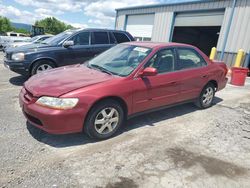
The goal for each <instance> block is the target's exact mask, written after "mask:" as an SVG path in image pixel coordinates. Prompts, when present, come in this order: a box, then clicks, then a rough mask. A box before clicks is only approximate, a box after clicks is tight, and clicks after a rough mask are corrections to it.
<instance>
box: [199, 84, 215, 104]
mask: <svg viewBox="0 0 250 188" xmlns="http://www.w3.org/2000/svg"><path fill="white" fill-rule="evenodd" d="M214 94H215V87H214V85H213V84H212V83H209V84H207V85H206V86H205V87H204V88H203V90H202V91H201V93H200V96H199V98H198V100H197V101H196V103H195V104H196V106H198V107H199V108H202V109H205V108H209V107H211V106H212V103H213V99H214Z"/></svg>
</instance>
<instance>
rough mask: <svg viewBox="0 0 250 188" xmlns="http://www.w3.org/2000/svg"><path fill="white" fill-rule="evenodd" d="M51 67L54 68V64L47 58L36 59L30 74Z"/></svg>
mask: <svg viewBox="0 0 250 188" xmlns="http://www.w3.org/2000/svg"><path fill="white" fill-rule="evenodd" d="M53 68H55V65H54V63H52V62H51V61H48V60H41V61H37V62H36V63H35V64H34V65H33V67H32V70H31V75H35V74H37V73H41V72H44V71H47V70H50V69H53Z"/></svg>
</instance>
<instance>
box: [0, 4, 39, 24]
mask: <svg viewBox="0 0 250 188" xmlns="http://www.w3.org/2000/svg"><path fill="white" fill-rule="evenodd" d="M0 15H2V16H5V17H8V18H9V19H10V20H12V21H15V22H24V21H25V22H26V23H34V22H35V21H36V20H37V19H41V18H42V16H39V15H34V14H33V13H31V12H29V11H21V10H19V9H17V8H15V7H13V6H4V5H0Z"/></svg>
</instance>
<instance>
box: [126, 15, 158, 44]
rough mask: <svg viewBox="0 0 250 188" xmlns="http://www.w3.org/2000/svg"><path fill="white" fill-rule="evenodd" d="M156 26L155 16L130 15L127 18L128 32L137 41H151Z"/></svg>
mask: <svg viewBox="0 0 250 188" xmlns="http://www.w3.org/2000/svg"><path fill="white" fill-rule="evenodd" d="M153 25H154V14H145V15H129V16H128V18H127V25H126V31H128V32H129V33H130V34H131V35H133V37H134V38H135V39H136V40H140V41H150V40H151V36H152V30H153Z"/></svg>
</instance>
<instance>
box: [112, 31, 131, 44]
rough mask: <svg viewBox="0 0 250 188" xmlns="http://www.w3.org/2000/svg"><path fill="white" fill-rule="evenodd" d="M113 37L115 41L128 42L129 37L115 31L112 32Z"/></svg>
mask: <svg viewBox="0 0 250 188" xmlns="http://www.w3.org/2000/svg"><path fill="white" fill-rule="evenodd" d="M114 36H115V39H116V41H117V43H122V42H129V41H130V40H129V38H128V37H127V36H126V35H125V34H124V33H116V32H114Z"/></svg>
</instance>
